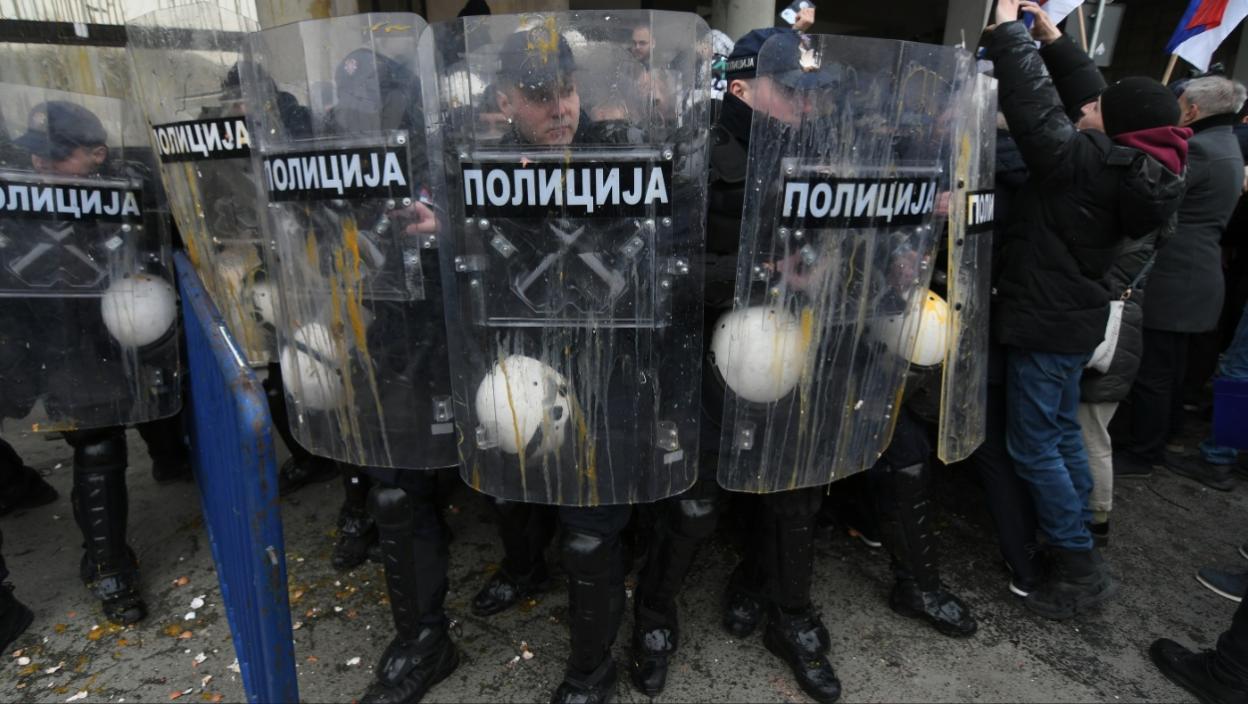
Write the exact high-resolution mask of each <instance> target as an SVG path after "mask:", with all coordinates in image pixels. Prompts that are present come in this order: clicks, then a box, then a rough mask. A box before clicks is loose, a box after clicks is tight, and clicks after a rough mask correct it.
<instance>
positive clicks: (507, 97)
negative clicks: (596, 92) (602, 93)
mask: <svg viewBox="0 0 1248 704" xmlns="http://www.w3.org/2000/svg"><path fill="white" fill-rule="evenodd" d="M498 109H499V111H500V112H502V113H503V114H504V115H506V116H507V119H508V120H510V121H511V123H512V124H513V125H514V126H515V128H516V131H517V132H518V133H519V134H520V137H521V138H522V139H524V140H525V141H526V142H528V143H530V144H537V145H543V146H558V145H567V144H571V143H572V137H573V135H575V134H576V128H577V127H578V126H579V123H580V116H581V96H580V94H579V93H577V90H576V84H575V83H573V82H572V81H568V80H562V81H559V82H557V83H554V84H551V85H549V86H542V87H539V88H528V87H521V86H512V87H510V88H508V89H506V90H503V91H500V92H499V94H498Z"/></svg>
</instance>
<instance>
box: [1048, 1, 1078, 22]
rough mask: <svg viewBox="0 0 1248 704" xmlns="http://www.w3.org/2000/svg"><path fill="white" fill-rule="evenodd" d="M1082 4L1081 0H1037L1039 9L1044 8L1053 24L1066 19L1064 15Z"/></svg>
mask: <svg viewBox="0 0 1248 704" xmlns="http://www.w3.org/2000/svg"><path fill="white" fill-rule="evenodd" d="M1082 4H1083V0H1039V5H1040V9H1042V10H1044V12H1045V14H1047V15H1048V16H1049V19H1051V20H1053V24H1057V23H1058V22H1061V21H1062V20H1064V19H1066V15H1069V14H1070V13H1072V12H1074V11H1075V8H1076V7H1079V6H1080V5H1082Z"/></svg>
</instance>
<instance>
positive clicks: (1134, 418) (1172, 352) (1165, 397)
mask: <svg viewBox="0 0 1248 704" xmlns="http://www.w3.org/2000/svg"><path fill="white" fill-rule="evenodd" d="M1190 338H1191V334H1189V333H1185V332H1167V331H1164V330H1151V329H1149V328H1144V355H1143V357H1141V358H1140V371H1139V372H1138V373H1137V374H1136V376H1135V383H1134V384H1133V385H1132V386H1131V394H1130V396H1129V397H1128V398H1129V400H1130V420H1129V430H1128V436H1127V442H1126V443H1125V447H1124V449H1125V450H1126V451H1127V452H1129V453H1130V454H1132V455H1133V456H1135V457H1136V458H1138V459H1140V460H1143V461H1146V462H1159V461H1160V460H1161V458H1162V452H1163V451H1164V450H1165V447H1166V441H1167V440H1169V439H1170V437H1171V435H1173V434H1174V433H1175V432H1177V431H1178V429H1179V425H1180V423H1181V422H1182V418H1183V380H1184V377H1185V376H1186V374H1187V348H1188V342H1189V339H1190Z"/></svg>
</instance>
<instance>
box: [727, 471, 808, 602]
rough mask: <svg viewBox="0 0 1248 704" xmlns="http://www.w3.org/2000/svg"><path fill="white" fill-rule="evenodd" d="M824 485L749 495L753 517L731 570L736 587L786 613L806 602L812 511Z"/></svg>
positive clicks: (746, 499) (746, 502) (750, 513)
mask: <svg viewBox="0 0 1248 704" xmlns="http://www.w3.org/2000/svg"><path fill="white" fill-rule="evenodd" d="M825 489H826V487H823V486H816V487H810V488H807V489H797V490H795V491H781V492H777V493H774V494H763V495H761V496H753V495H751V496H748V497H745V500H744V501H743V502H742V504H743V505H745V506H746V507H748V508H749V509H752V510H750V512H749V515H753V516H755V517H756V518H755V519H754V521H753V522H752V525H750V526H748V532H747V534H746V545H745V555H744V556H743V558H742V560H741V563H740V564H739V565H737V568H736V570H735V571H734V572H733V575H732V580H733V582H734V583H736V584H737V585H738V586H740V587H743V588H745V589H747V590H749V591H751V592H754V593H757V594H761V595H763V596H764V597H765V598H766V599H767V600H768V601H770V602H772V603H774V604H775V605H777V606H778V607H780V608H781V609H783V610H785V611H789V612H798V611H802V610H804V609H808V608H810V606H811V601H810V586H811V579H812V577H813V572H814V550H815V546H814V537H815V516H816V514H818V512H819V506H820V505H821V504H822V502H823V494H824V490H825Z"/></svg>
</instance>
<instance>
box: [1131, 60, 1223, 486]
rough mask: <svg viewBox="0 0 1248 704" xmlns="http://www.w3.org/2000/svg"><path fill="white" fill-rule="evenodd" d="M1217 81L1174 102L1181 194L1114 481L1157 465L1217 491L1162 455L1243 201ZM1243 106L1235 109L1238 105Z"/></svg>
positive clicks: (1194, 86) (1156, 282)
mask: <svg viewBox="0 0 1248 704" xmlns="http://www.w3.org/2000/svg"><path fill="white" fill-rule="evenodd" d="M1237 100H1239V98H1238V96H1237V94H1236V89H1235V84H1233V83H1232V82H1231V81H1229V80H1227V79H1225V78H1222V77H1219V76H1207V77H1204V78H1196V79H1192V80H1191V81H1188V82H1187V83H1186V84H1185V85H1184V86H1183V93H1182V95H1180V96H1179V105H1180V108H1181V124H1183V125H1184V126H1190V128H1191V129H1192V130H1193V131H1194V132H1195V135H1194V136H1193V137H1192V138H1191V140H1190V141H1189V143H1188V144H1189V149H1190V151H1189V158H1188V174H1187V184H1188V185H1187V192H1186V194H1185V195H1184V196H1183V201H1182V206H1181V207H1180V209H1179V222H1178V229H1177V231H1176V234H1175V237H1174V239H1173V241H1171V242H1169V243H1168V244H1167V245H1166V246H1164V247H1162V248H1161V249H1160V250H1159V251H1158V253H1157V263H1156V265H1155V266H1154V267H1153V271H1152V273H1151V275H1150V276H1149V305H1147V306H1145V308H1144V356H1143V358H1142V359H1141V360H1140V370H1139V374H1138V376H1137V377H1136V379H1135V384H1134V385H1133V386H1132V388H1131V395H1130V403H1131V416H1130V435H1129V439H1128V442H1127V444H1126V446H1125V447H1124V448H1123V450H1122V451H1121V452H1119V453H1118V455H1117V456H1116V457H1115V459H1114V465H1115V471H1116V472H1117V473H1118V474H1119V475H1120V476H1123V475H1127V476H1147V475H1148V474H1150V473H1151V471H1152V467H1153V466H1154V465H1158V464H1161V463H1162V462H1163V461H1164V463H1165V464H1166V466H1167V467H1169V468H1170V469H1171V470H1173V471H1174V472H1176V473H1179V474H1183V475H1184V476H1188V477H1191V478H1192V479H1196V480H1197V481H1200V482H1202V483H1203V484H1205V485H1207V486H1209V487H1211V488H1214V489H1218V490H1221V491H1229V490H1230V488H1231V487H1232V482H1231V479H1230V476H1229V474H1228V473H1227V471H1223V470H1220V469H1219V468H1217V467H1213V466H1205V465H1202V464H1200V463H1193V462H1191V461H1190V459H1189V458H1185V457H1182V456H1176V455H1170V456H1167V454H1166V452H1165V448H1166V443H1167V442H1168V441H1169V440H1170V438H1171V437H1172V436H1173V435H1174V433H1175V431H1176V430H1177V429H1178V423H1179V421H1180V420H1181V417H1182V412H1183V411H1182V406H1181V403H1182V396H1181V390H1182V385H1183V377H1184V373H1185V372H1186V370H1187V353H1188V343H1189V340H1190V338H1191V336H1192V335H1194V334H1196V333H1203V332H1207V331H1210V330H1213V329H1215V328H1216V327H1217V325H1218V318H1219V316H1220V315H1221V312H1222V299H1223V295H1224V293H1225V287H1224V284H1223V279H1222V250H1221V248H1220V243H1221V240H1222V234H1223V232H1224V231H1225V229H1226V225H1227V222H1228V221H1229V220H1230V217H1231V213H1232V212H1233V211H1234V210H1235V205H1236V203H1237V202H1238V200H1239V196H1240V194H1241V193H1242V192H1243V184H1244V160H1243V157H1242V156H1241V155H1240V151H1239V144H1238V142H1237V141H1236V139H1235V135H1234V133H1233V132H1232V131H1231V125H1232V124H1234V122H1235V114H1236V113H1237V112H1238V111H1239V108H1240V103H1238V102H1236V101H1237ZM1241 102H1242V100H1241Z"/></svg>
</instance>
